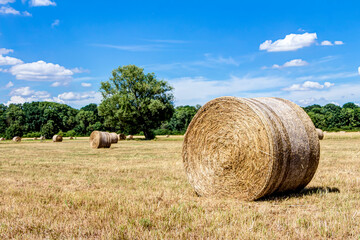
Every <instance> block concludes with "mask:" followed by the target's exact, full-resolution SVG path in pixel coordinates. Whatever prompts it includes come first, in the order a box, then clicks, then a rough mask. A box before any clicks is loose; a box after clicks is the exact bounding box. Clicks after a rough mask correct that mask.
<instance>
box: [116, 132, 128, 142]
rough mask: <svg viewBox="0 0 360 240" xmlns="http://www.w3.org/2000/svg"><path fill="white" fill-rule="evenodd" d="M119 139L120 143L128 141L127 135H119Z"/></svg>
mask: <svg viewBox="0 0 360 240" xmlns="http://www.w3.org/2000/svg"><path fill="white" fill-rule="evenodd" d="M118 138H119V141H121V140H126V135H125V134H123V133H120V134H119V135H118Z"/></svg>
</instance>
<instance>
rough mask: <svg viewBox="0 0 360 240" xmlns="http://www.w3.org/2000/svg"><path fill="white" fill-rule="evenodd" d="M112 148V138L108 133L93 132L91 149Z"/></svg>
mask: <svg viewBox="0 0 360 240" xmlns="http://www.w3.org/2000/svg"><path fill="white" fill-rule="evenodd" d="M110 146H111V136H110V133H108V132H100V131H93V132H92V133H91V135H90V147H92V148H109V147H110Z"/></svg>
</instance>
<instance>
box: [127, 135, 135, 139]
mask: <svg viewBox="0 0 360 240" xmlns="http://www.w3.org/2000/svg"><path fill="white" fill-rule="evenodd" d="M133 139H134V136H133V135H128V136H127V137H126V140H133Z"/></svg>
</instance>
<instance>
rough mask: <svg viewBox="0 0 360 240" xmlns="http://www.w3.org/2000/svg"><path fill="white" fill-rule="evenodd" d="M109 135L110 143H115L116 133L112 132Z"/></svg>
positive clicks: (117, 139) (116, 139) (116, 140)
mask: <svg viewBox="0 0 360 240" xmlns="http://www.w3.org/2000/svg"><path fill="white" fill-rule="evenodd" d="M110 137H111V143H117V142H118V141H119V137H118V135H117V134H116V133H114V132H112V133H110Z"/></svg>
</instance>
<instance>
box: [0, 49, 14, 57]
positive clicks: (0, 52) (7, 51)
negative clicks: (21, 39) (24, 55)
mask: <svg viewBox="0 0 360 240" xmlns="http://www.w3.org/2000/svg"><path fill="white" fill-rule="evenodd" d="M12 52H14V50H12V49H6V48H0V55H6V54H8V53H12Z"/></svg>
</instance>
